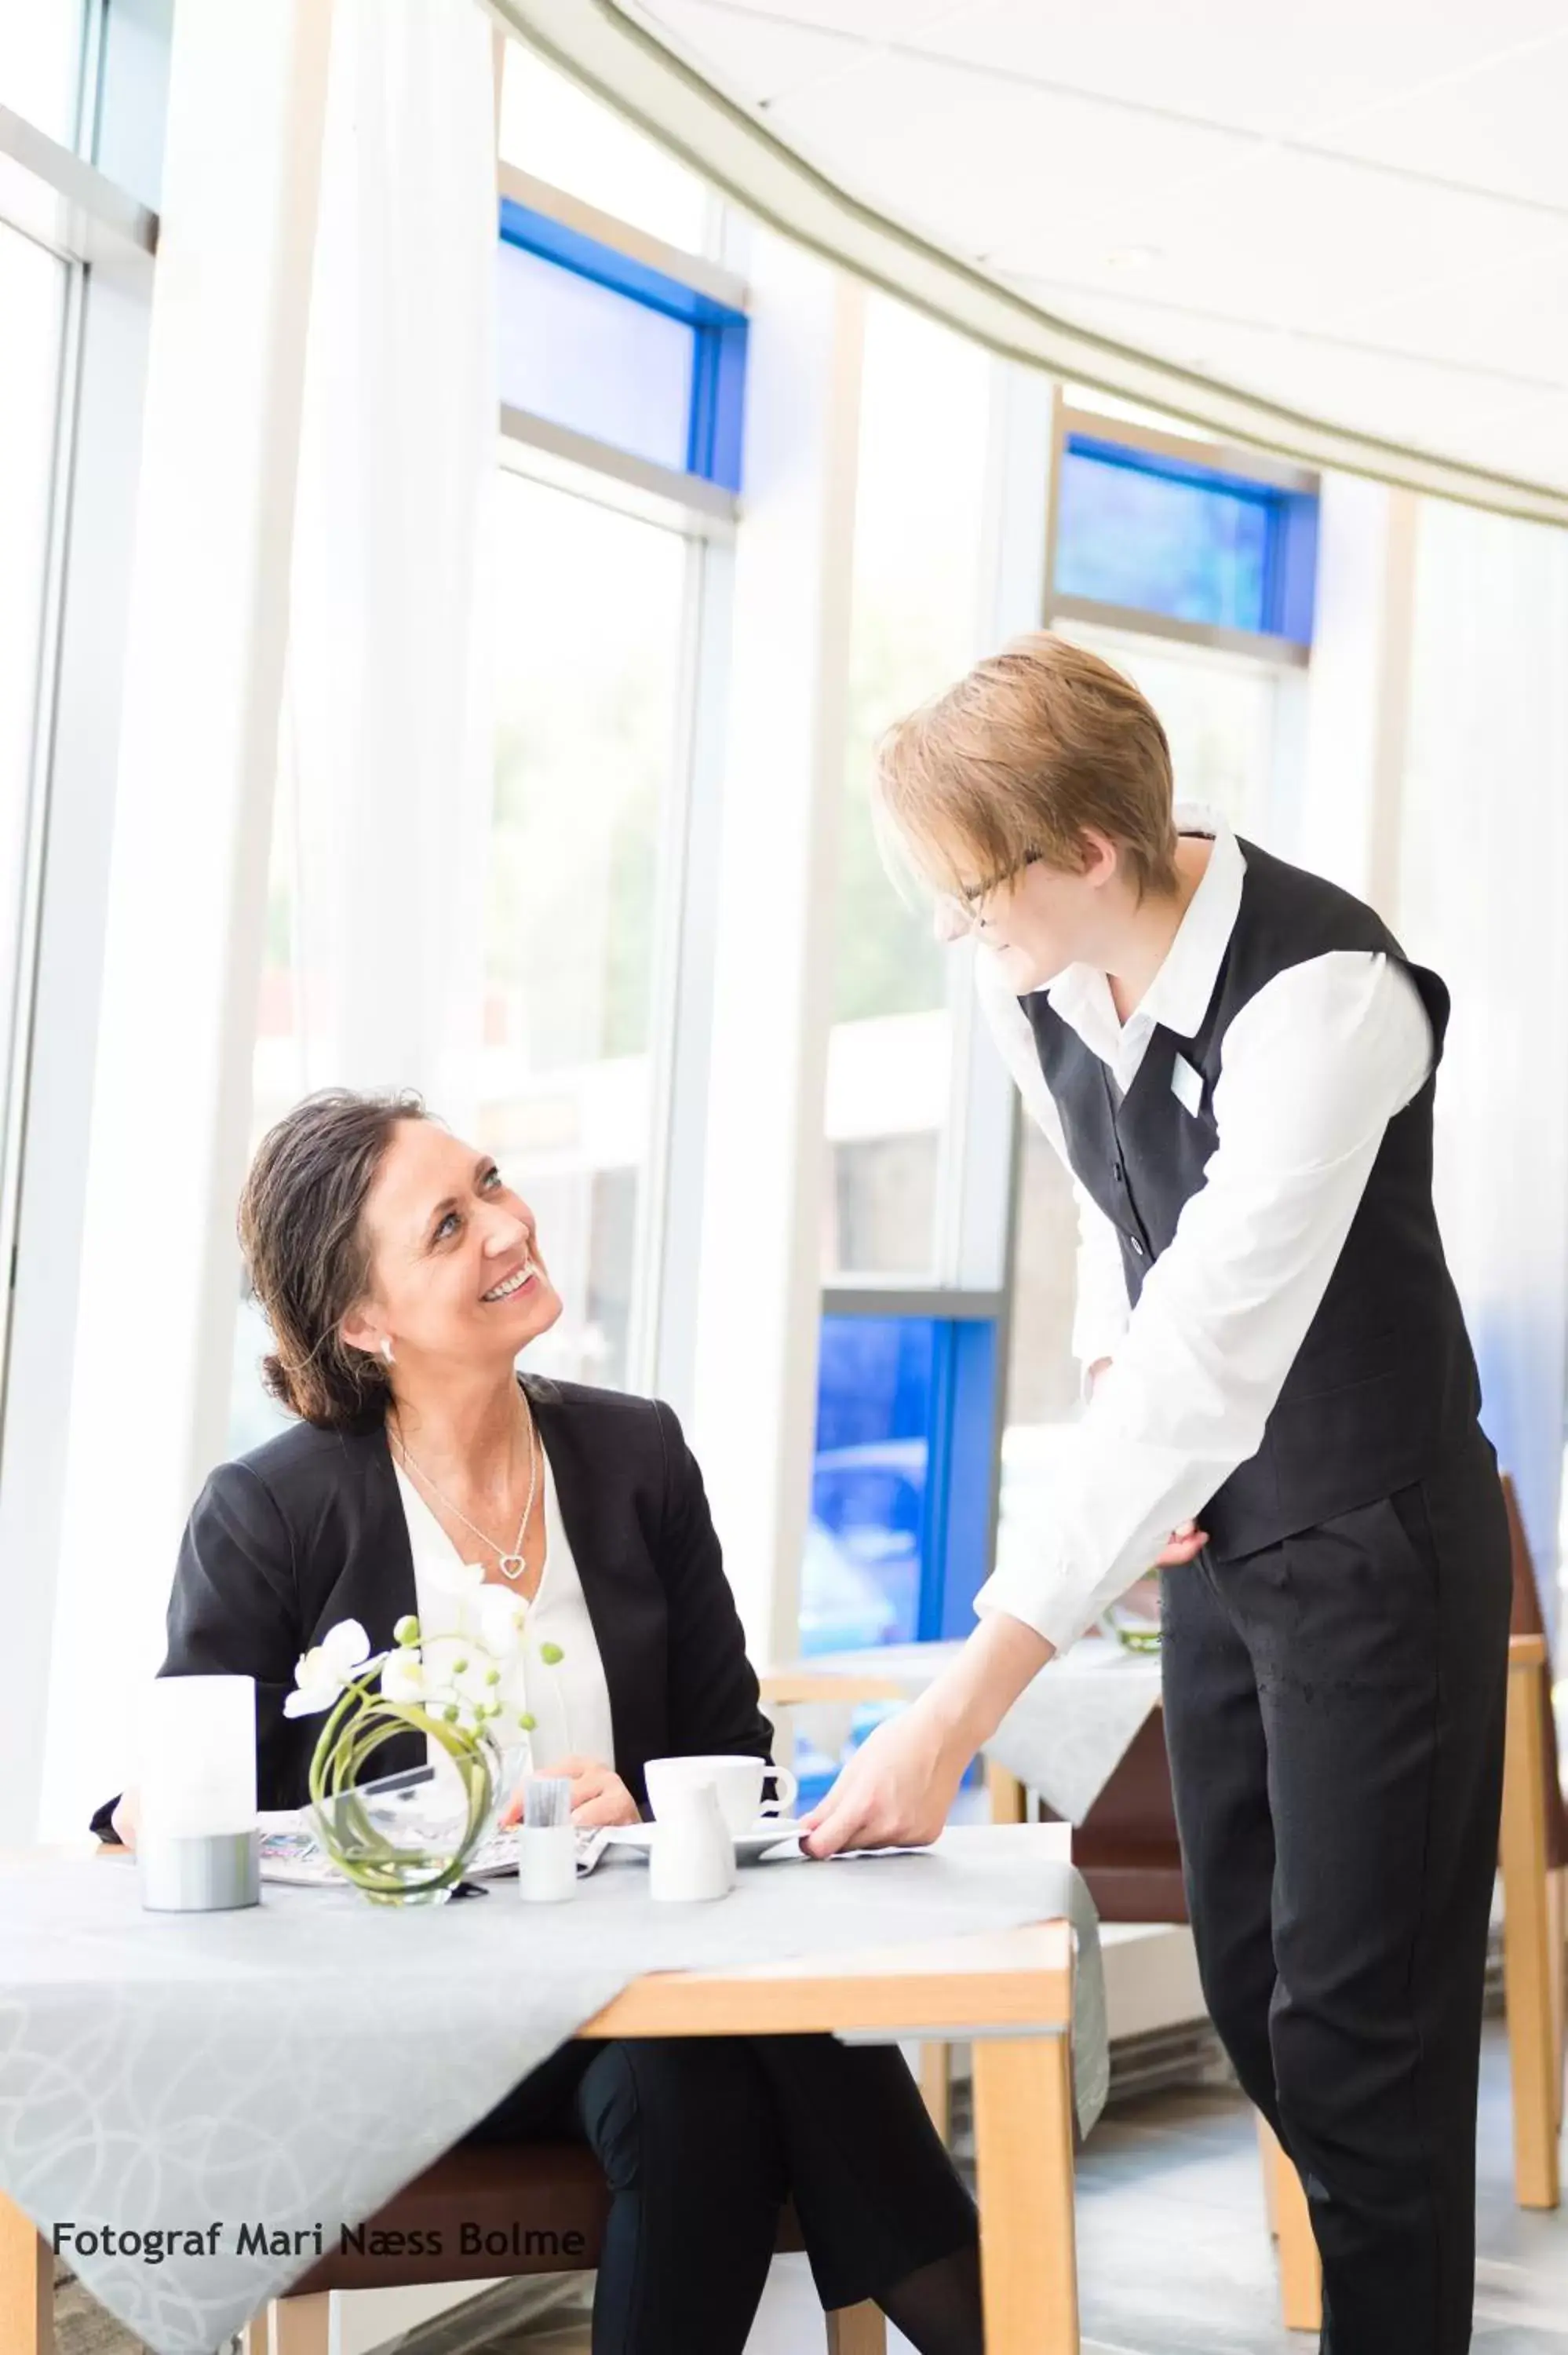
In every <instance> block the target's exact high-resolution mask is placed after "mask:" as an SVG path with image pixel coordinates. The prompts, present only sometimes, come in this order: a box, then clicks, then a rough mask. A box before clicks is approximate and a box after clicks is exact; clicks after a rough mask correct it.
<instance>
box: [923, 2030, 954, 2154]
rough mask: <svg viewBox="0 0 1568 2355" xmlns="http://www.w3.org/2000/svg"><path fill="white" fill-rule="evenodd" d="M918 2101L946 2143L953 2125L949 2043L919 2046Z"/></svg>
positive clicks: (951, 2060) (950, 2049)
mask: <svg viewBox="0 0 1568 2355" xmlns="http://www.w3.org/2000/svg"><path fill="white" fill-rule="evenodd" d="M920 2098H921V2100H922V2101H923V2102H924V2103H925V2105H926V2107H927V2111H928V2112H929V2113H930V2118H931V2124H932V2125H933V2126H935V2127H936V2129H937V2132H938V2134H939V2135H940V2136H941V2137H942V2140H943V2141H944V2142H946V2141H947V2140H948V2134H949V2132H950V2129H951V2126H952V2122H953V2048H952V2046H951V2045H950V2044H922V2046H921V2047H920Z"/></svg>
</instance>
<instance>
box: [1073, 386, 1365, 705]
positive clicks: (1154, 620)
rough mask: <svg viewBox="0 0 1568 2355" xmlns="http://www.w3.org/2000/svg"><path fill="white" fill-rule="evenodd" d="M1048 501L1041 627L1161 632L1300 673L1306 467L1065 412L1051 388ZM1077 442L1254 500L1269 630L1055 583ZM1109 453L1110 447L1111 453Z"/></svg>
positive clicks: (1307, 551) (1313, 543) (1306, 563)
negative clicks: (1266, 545)
mask: <svg viewBox="0 0 1568 2355" xmlns="http://www.w3.org/2000/svg"><path fill="white" fill-rule="evenodd" d="M1051 442H1052V448H1051V498H1050V512H1049V516H1048V518H1047V525H1046V569H1045V593H1044V613H1043V624H1042V625H1043V626H1044V628H1046V629H1049V628H1050V627H1051V625H1052V623H1053V622H1054V621H1057V620H1062V621H1075V622H1085V623H1090V624H1092V625H1094V626H1096V627H1097V628H1100V629H1105V630H1115V631H1118V632H1120V633H1121V634H1124V635H1131V636H1136V637H1150V638H1167V639H1170V640H1172V641H1173V642H1174V643H1175V644H1177V645H1185V646H1197V647H1207V648H1209V649H1211V650H1213V651H1214V652H1216V653H1222V654H1232V655H1246V656H1248V657H1249V658H1250V659H1252V660H1254V661H1256V662H1261V663H1266V664H1267V665H1269V666H1271V667H1273V668H1275V669H1277V670H1281V671H1298V670H1304V669H1305V668H1306V667H1307V666H1308V661H1309V660H1310V656H1311V648H1312V623H1313V608H1314V575H1315V571H1316V564H1317V546H1318V507H1319V495H1320V488H1321V485H1320V481H1319V476H1318V474H1315V473H1314V472H1313V471H1312V470H1311V469H1310V468H1309V467H1306V466H1298V465H1293V464H1290V463H1289V461H1288V460H1286V459H1282V458H1276V457H1273V456H1272V455H1270V453H1267V452H1266V451H1263V450H1250V449H1245V448H1243V447H1242V446H1241V445H1239V444H1237V443H1233V442H1211V441H1207V440H1204V439H1202V438H1200V437H1198V436H1192V437H1191V438H1189V437H1186V436H1183V435H1181V434H1177V433H1167V432H1161V431H1160V429H1159V428H1158V427H1156V426H1151V425H1144V424H1141V423H1133V422H1131V421H1127V420H1124V419H1121V418H1118V417H1111V416H1107V415H1102V414H1100V413H1099V412H1098V411H1097V410H1087V409H1079V408H1075V407H1073V406H1072V405H1071V404H1069V402H1068V401H1067V400H1065V398H1064V397H1063V396H1061V395H1060V394H1058V397H1057V399H1056V401H1055V403H1054V418H1053V421H1052V429H1051ZM1075 443H1077V444H1079V445H1080V448H1082V449H1083V450H1084V451H1085V453H1086V454H1087V453H1091V452H1092V453H1093V454H1094V455H1095V456H1096V457H1098V458H1100V459H1101V461H1102V463H1109V464H1120V465H1124V466H1127V467H1128V469H1129V470H1131V471H1133V472H1138V473H1142V474H1150V475H1154V476H1160V477H1162V478H1165V479H1167V480H1175V481H1181V482H1187V483H1192V484H1197V485H1207V486H1210V487H1212V488H1213V489H1216V490H1227V491H1232V492H1237V491H1239V492H1242V493H1244V494H1245V495H1247V496H1254V497H1256V498H1257V499H1258V500H1259V501H1260V503H1262V504H1265V505H1266V506H1267V507H1268V510H1269V514H1270V538H1271V550H1270V568H1269V570H1270V578H1269V581H1268V584H1267V587H1266V596H1267V599H1268V602H1269V609H1270V619H1271V621H1272V622H1275V623H1277V625H1278V626H1277V627H1273V628H1270V629H1266V630H1236V629H1229V628H1226V627H1224V626H1223V625H1221V624H1219V623H1213V622H1190V621H1183V620H1181V619H1179V618H1178V617H1177V616H1176V615H1174V614H1170V613H1155V612H1154V611H1153V610H1152V609H1151V608H1150V607H1148V606H1143V605H1120V604H1116V603H1113V602H1110V601H1109V600H1107V599H1104V598H1099V597H1084V596H1079V595H1077V594H1075V593H1073V592H1071V591H1065V590H1061V589H1058V587H1057V585H1056V559H1057V545H1058V527H1059V519H1060V518H1059V508H1060V498H1061V485H1062V480H1063V473H1064V468H1065V463H1066V461H1067V459H1068V458H1069V457H1070V456H1071V455H1073V454H1074V448H1073V445H1074V444H1075ZM1111 453H1114V455H1112V454H1111Z"/></svg>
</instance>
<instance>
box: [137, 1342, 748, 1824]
mask: <svg viewBox="0 0 1568 2355" xmlns="http://www.w3.org/2000/svg"><path fill="white" fill-rule="evenodd" d="M518 1379H519V1380H520V1381H521V1382H522V1384H523V1387H524V1391H526V1393H527V1397H528V1402H529V1405H530V1406H531V1407H532V1409H533V1412H534V1418H535V1423H536V1425H537V1428H538V1433H539V1437H540V1440H541V1442H542V1443H543V1445H544V1448H545V1453H546V1455H547V1456H548V1458H549V1463H550V1469H551V1471H552V1473H553V1474H554V1475H555V1480H556V1497H557V1498H558V1499H559V1503H560V1508H561V1518H562V1520H563V1522H564V1523H565V1525H566V1529H567V1536H568V1538H569V1539H570V1540H571V1547H572V1552H573V1555H574V1556H575V1558H576V1561H577V1573H578V1576H579V1577H580V1579H581V1581H582V1589H583V1599H584V1601H585V1603H586V1604H587V1606H588V1617H589V1619H590V1621H591V1622H592V1625H593V1632H594V1637H595V1640H596V1642H597V1643H598V1646H599V1655H600V1657H601V1659H602V1662H603V1666H604V1675H605V1681H606V1683H607V1685H608V1686H609V1713H610V1721H611V1724H612V1726H613V1728H614V1732H615V1757H614V1760H613V1762H612V1763H613V1764H614V1766H615V1770H616V1772H617V1774H620V1778H621V1780H622V1781H623V1782H624V1783H625V1785H626V1786H627V1788H628V1789H629V1790H630V1792H631V1794H632V1796H634V1798H635V1799H636V1801H637V1803H638V1806H640V1807H642V1808H643V1809H644V1810H645V1809H646V1806H647V1799H648V1792H647V1785H646V1783H645V1781H644V1778H643V1768H644V1766H645V1764H647V1761H648V1760H649V1759H650V1758H661V1757H666V1756H673V1755H678V1754H681V1753H686V1754H703V1753H709V1752H713V1753H731V1754H738V1755H741V1756H752V1757H764V1758H766V1757H768V1756H770V1755H771V1753H772V1742H773V1729H772V1727H771V1726H770V1725H769V1724H768V1720H767V1718H766V1717H764V1716H763V1714H762V1711H761V1709H760V1707H759V1706H758V1684H757V1678H756V1676H755V1674H754V1673H753V1670H752V1667H751V1664H750V1662H749V1661H748V1660H747V1657H746V1648H745V1639H744V1637H743V1636H742V1632H741V1625H740V1619H739V1616H738V1614H737V1613H736V1607H735V1600H734V1597H733V1596H732V1594H731V1593H730V1590H729V1583H728V1581H727V1580H726V1577H725V1574H724V1565H723V1561H722V1559H721V1556H720V1552H719V1542H718V1539H717V1537H716V1536H715V1533H714V1525H713V1520H712V1518H711V1516H710V1514H709V1512H708V1502H707V1497H706V1496H705V1493H704V1490H703V1481H702V1475H701V1473H700V1472H699V1471H698V1469H697V1465H696V1460H695V1458H694V1456H693V1455H692V1452H691V1450H690V1448H689V1447H688V1446H687V1445H686V1443H685V1440H684V1438H683V1435H682V1432H681V1426H680V1424H679V1423H678V1422H677V1421H676V1419H675V1416H674V1414H673V1412H672V1410H671V1409H670V1408H669V1407H667V1406H665V1405H664V1404H663V1403H662V1401H658V1400H655V1399H643V1398H631V1397H629V1396H627V1395H626V1394H625V1393H624V1392H622V1391H601V1390H591V1389H588V1388H587V1387H586V1386H585V1385H583V1384H581V1383H577V1382H555V1381H547V1380H543V1379H542V1378H541V1377H539V1376H538V1375H533V1374H529V1375H520V1376H519V1377H518ZM415 1607H416V1606H415V1594H414V1563H413V1556H412V1554H411V1553H410V1551H409V1547H408V1524H407V1521H406V1520H405V1518H404V1514H403V1505H402V1499H401V1497H399V1495H398V1493H397V1476H396V1474H395V1473H394V1471H393V1467H392V1457H391V1453H390V1451H389V1449H388V1447H387V1433H386V1429H385V1426H384V1425H382V1424H380V1423H377V1424H376V1426H375V1427H374V1428H373V1429H369V1430H360V1431H321V1430H318V1429H317V1428H316V1427H315V1426H314V1425H313V1424H311V1423H298V1424H296V1425H295V1426H294V1427H293V1428H292V1429H291V1430H289V1431H285V1432H281V1433H279V1435H278V1437H277V1438H276V1439H270V1440H268V1441H267V1443H266V1444H265V1445H264V1446H261V1447H258V1448H254V1449H252V1451H251V1453H250V1454H249V1455H243V1456H241V1457H239V1459H238V1461H237V1462H235V1463H232V1464H220V1465H218V1467H217V1470H216V1471H215V1472H214V1473H213V1475H212V1476H211V1478H210V1479H209V1480H208V1481H207V1486H206V1487H205V1488H204V1489H203V1490H202V1492H201V1495H200V1497H198V1498H197V1499H196V1508H195V1510H194V1511H193V1512H192V1514H191V1517H190V1519H189V1521H188V1522H187V1524H186V1526H185V1537H184V1539H183V1540H182V1541H181V1545H180V1553H179V1561H178V1564H177V1566H176V1568H175V1583H174V1591H173V1593H172V1594H171V1595H170V1597H169V1612H168V1637H169V1648H168V1657H166V1659H165V1660H164V1665H163V1668H161V1669H160V1671H159V1674H160V1675H162V1676H166V1677H178V1676H199V1675H204V1674H205V1675H214V1674H228V1675H245V1676H253V1677H254V1678H255V1679H256V1715H257V1729H256V1731H257V1784H258V1796H259V1799H260V1805H261V1806H263V1807H296V1806H303V1805H304V1804H305V1802H306V1800H307V1798H308V1796H309V1792H308V1789H307V1776H308V1774H309V1771H310V1762H311V1753H312V1752H313V1749H314V1747H315V1742H316V1738H317V1736H318V1734H319V1733H320V1732H321V1727H322V1720H321V1719H320V1718H319V1717H304V1718H286V1717H285V1716H284V1715H283V1702H284V1700H285V1698H286V1697H287V1695H288V1694H289V1693H290V1692H291V1690H292V1689H293V1683H294V1668H295V1664H296V1662H297V1661H298V1659H299V1657H300V1655H301V1654H302V1652H305V1651H307V1650H309V1648H310V1647H311V1646H312V1645H313V1644H319V1643H320V1641H321V1639H322V1637H323V1636H324V1635H325V1633H326V1631H327V1629H328V1628H329V1627H331V1626H333V1625H335V1624H336V1622H337V1621H338V1620H340V1619H357V1620H358V1621H359V1622H360V1623H361V1625H363V1627H364V1628H365V1631H366V1635H367V1636H369V1638H370V1642H371V1645H372V1647H373V1648H374V1649H375V1650H376V1651H378V1652H379V1651H383V1650H385V1649H387V1647H388V1646H390V1644H391V1642H392V1630H393V1627H394V1626H395V1625H396V1624H397V1621H398V1620H399V1619H400V1618H401V1617H402V1616H403V1614H404V1613H405V1612H412V1611H413V1610H414V1609H415ZM423 1756H424V1744H423V1742H422V1740H421V1739H420V1737H419V1736H418V1734H400V1735H397V1736H395V1737H394V1738H393V1739H392V1740H391V1741H389V1742H387V1744H386V1745H385V1747H384V1748H383V1749H381V1750H379V1751H378V1752H377V1753H376V1764H375V1770H374V1771H375V1772H376V1773H377V1774H392V1773H394V1772H396V1771H397V1770H398V1769H400V1768H401V1767H403V1766H407V1765H417V1764H420V1763H421V1761H422V1759H423ZM113 1805H114V1802H113V1801H112V1800H111V1801H110V1802H109V1803H108V1805H107V1806H105V1807H103V1808H101V1809H100V1811H99V1813H98V1815H97V1816H95V1817H94V1818H93V1828H94V1830H95V1831H99V1832H100V1833H101V1834H102V1836H104V1837H106V1838H112V1837H113V1835H112V1833H111V1831H110V1830H109V1823H108V1818H109V1815H110V1812H111V1809H112V1806H113Z"/></svg>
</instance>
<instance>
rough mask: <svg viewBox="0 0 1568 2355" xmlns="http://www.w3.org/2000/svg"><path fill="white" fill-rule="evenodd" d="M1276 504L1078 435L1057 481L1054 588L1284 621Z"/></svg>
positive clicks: (1173, 611) (1157, 609) (1224, 620)
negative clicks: (1276, 600)
mask: <svg viewBox="0 0 1568 2355" xmlns="http://www.w3.org/2000/svg"><path fill="white" fill-rule="evenodd" d="M1278 505H1279V503H1278V502H1277V500H1276V499H1275V498H1274V497H1273V496H1271V495H1270V493H1269V492H1268V491H1267V490H1266V489H1262V488H1259V489H1258V490H1249V489H1247V488H1245V487H1244V486H1241V485H1235V484H1233V483H1230V482H1228V481H1226V480H1224V479H1223V478H1221V477H1218V476H1214V477H1211V478H1210V479H1208V480H1203V479H1202V478H1194V477H1193V475H1192V474H1191V473H1188V474H1183V473H1182V472H1181V470H1180V469H1175V470H1171V471H1167V470H1166V469H1164V468H1162V467H1160V465H1159V464H1158V463H1155V464H1144V463H1139V464H1128V463H1127V462H1126V461H1124V460H1121V459H1118V458H1114V457H1109V456H1107V455H1106V454H1105V450H1104V447H1103V445H1099V444H1094V443H1089V444H1083V443H1081V442H1078V441H1077V440H1075V441H1074V442H1070V443H1069V445H1068V449H1067V452H1066V454H1065V458H1064V461H1063V465H1062V479H1061V484H1060V486H1059V496H1058V503H1057V518H1058V519H1057V531H1056V566H1055V581H1056V587H1057V588H1058V590H1060V591H1062V592H1063V593H1064V594H1065V595H1066V596H1072V597H1093V598H1097V599H1098V600H1100V601H1101V602H1104V603H1107V604H1112V605H1130V606H1136V607H1141V608H1142V609H1143V610H1144V611H1145V612H1148V613H1164V614H1168V615H1169V616H1171V619H1172V620H1176V621H1183V622H1208V623H1213V624H1215V625H1216V626H1219V627H1222V628H1226V629H1233V630H1266V629H1270V628H1272V627H1277V623H1276V622H1275V621H1274V620H1273V618H1272V616H1271V614H1270V611H1269V607H1270V602H1271V595H1270V588H1271V573H1272V570H1273V568H1274V563H1275V538H1276V532H1277V511H1278Z"/></svg>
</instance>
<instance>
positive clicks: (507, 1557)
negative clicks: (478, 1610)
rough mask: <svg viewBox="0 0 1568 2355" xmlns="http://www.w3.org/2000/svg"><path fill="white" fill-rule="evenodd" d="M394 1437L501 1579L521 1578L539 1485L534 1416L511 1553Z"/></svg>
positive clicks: (397, 1434)
mask: <svg viewBox="0 0 1568 2355" xmlns="http://www.w3.org/2000/svg"><path fill="white" fill-rule="evenodd" d="M518 1396H519V1397H520V1398H521V1396H522V1392H521V1391H519V1392H518ZM523 1412H524V1414H527V1413H528V1410H527V1408H526V1406H524V1410H523ZM392 1435H393V1437H394V1439H396V1441H397V1453H398V1455H400V1456H401V1457H402V1459H403V1461H404V1463H405V1464H406V1465H408V1469H409V1471H410V1472H417V1473H418V1476H419V1478H420V1479H421V1480H422V1481H423V1482H424V1484H425V1486H426V1487H427V1488H429V1491H430V1494H431V1495H432V1496H433V1497H440V1501H441V1503H442V1504H443V1505H444V1506H445V1507H446V1508H447V1510H448V1512H449V1513H451V1514H453V1515H454V1516H455V1517H456V1518H457V1519H458V1520H460V1521H461V1523H462V1525H463V1527H464V1529H471V1530H472V1531H473V1534H474V1536H475V1537H476V1538H479V1539H481V1540H482V1541H483V1542H484V1544H486V1545H487V1546H488V1547H489V1548H490V1550H491V1552H492V1553H493V1555H494V1556H495V1558H496V1561H497V1562H498V1563H499V1565H500V1569H501V1575H502V1577H503V1578H509V1579H512V1580H514V1581H515V1580H517V1579H519V1578H521V1577H522V1575H523V1572H524V1571H525V1570H526V1568H527V1567H528V1565H527V1563H526V1561H524V1558H523V1540H524V1538H525V1537H526V1535H527V1533H528V1519H529V1516H530V1514H531V1513H532V1512H533V1510H534V1494H535V1489H536V1488H537V1487H538V1483H539V1457H538V1453H537V1451H536V1449H535V1444H534V1418H533V1416H532V1415H531V1414H529V1415H528V1501H527V1503H526V1504H525V1505H524V1508H523V1518H522V1519H521V1520H520V1521H519V1522H518V1524H517V1536H516V1539H515V1540H514V1544H513V1548H512V1551H511V1552H510V1553H503V1551H502V1550H501V1548H500V1547H499V1546H498V1545H497V1544H496V1542H495V1540H494V1539H493V1537H491V1536H490V1535H489V1534H488V1533H487V1532H486V1531H485V1530H484V1529H481V1528H480V1526H479V1524H478V1522H477V1521H471V1520H470V1519H469V1517H468V1515H467V1514H466V1513H465V1512H462V1511H461V1510H460V1508H458V1507H457V1506H456V1505H454V1504H453V1502H452V1500H451V1498H450V1497H449V1496H448V1495H447V1494H446V1493H445V1491H444V1490H442V1489H440V1488H438V1487H437V1486H436V1484H435V1482H434V1481H433V1480H432V1479H431V1477H430V1476H429V1473H428V1472H426V1471H425V1470H423V1469H422V1468H421V1466H420V1465H418V1464H416V1463H415V1461H414V1459H413V1457H412V1456H411V1455H409V1453H408V1444H407V1442H406V1441H405V1439H404V1437H403V1434H402V1433H401V1432H400V1431H395V1432H394V1433H393V1434H392Z"/></svg>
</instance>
